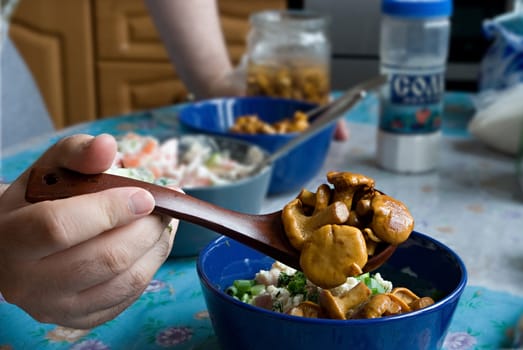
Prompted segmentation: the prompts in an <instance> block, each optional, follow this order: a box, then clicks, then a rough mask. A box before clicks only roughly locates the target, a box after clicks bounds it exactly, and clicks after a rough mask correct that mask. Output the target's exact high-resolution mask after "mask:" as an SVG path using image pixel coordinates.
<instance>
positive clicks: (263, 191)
mask: <svg viewBox="0 0 523 350" xmlns="http://www.w3.org/2000/svg"><path fill="white" fill-rule="evenodd" d="M198 137H199V138H202V139H210V140H211V141H212V142H213V143H214V144H216V145H217V147H218V149H220V150H227V151H229V153H230V157H231V158H232V159H235V160H237V161H240V162H241V163H250V161H251V159H247V158H248V157H247V155H248V154H250V152H256V153H257V155H259V158H258V157H253V159H252V160H253V161H254V159H261V157H263V156H267V152H266V151H264V150H263V149H261V148H260V147H258V146H256V145H252V144H249V143H247V142H244V141H241V140H235V139H230V138H226V137H218V136H209V135H200V136H198ZM271 172H272V167H265V168H263V169H261V170H260V171H259V172H258V173H256V174H253V175H251V176H249V177H246V178H242V179H240V180H237V181H234V182H231V183H228V184H225V185H215V186H205V187H191V188H183V190H184V192H185V193H187V194H188V195H190V196H193V197H195V198H198V199H201V200H204V201H206V202H210V203H213V204H216V205H218V206H220V207H223V208H227V209H230V210H234V211H239V212H243V213H249V214H259V213H260V211H261V209H262V205H263V201H264V199H265V197H266V196H267V191H268V188H269V182H270V179H271ZM219 236H220V235H219V234H217V233H216V232H214V231H212V230H209V229H206V228H203V227H201V226H198V225H194V224H191V223H189V222H185V221H180V223H179V226H178V230H177V231H176V237H175V239H174V246H173V250H172V251H171V256H173V257H185V256H195V255H197V254H198V253H199V252H200V250H202V249H203V248H204V247H205V246H206V245H207V244H209V242H211V241H212V240H214V239H216V238H217V237H219Z"/></svg>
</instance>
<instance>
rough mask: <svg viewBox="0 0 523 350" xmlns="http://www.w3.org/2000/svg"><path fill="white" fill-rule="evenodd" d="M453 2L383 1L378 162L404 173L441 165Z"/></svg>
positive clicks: (426, 169) (427, 169) (446, 0)
mask: <svg viewBox="0 0 523 350" xmlns="http://www.w3.org/2000/svg"><path fill="white" fill-rule="evenodd" d="M451 13H452V1H451V0H417V1H413V0H382V21H381V34H380V35H381V36H380V70H381V72H382V73H383V74H387V75H388V82H387V84H385V86H384V87H383V88H382V91H381V94H380V122H379V129H378V138H377V140H378V141H377V161H378V164H379V165H380V166H382V167H383V168H385V169H388V170H391V171H395V172H400V173H420V172H427V171H430V170H434V169H435V168H436V167H437V163H438V153H439V147H440V139H441V117H442V113H443V97H444V92H445V70H446V62H447V57H448V47H449V35H450V20H449V17H450V15H451Z"/></svg>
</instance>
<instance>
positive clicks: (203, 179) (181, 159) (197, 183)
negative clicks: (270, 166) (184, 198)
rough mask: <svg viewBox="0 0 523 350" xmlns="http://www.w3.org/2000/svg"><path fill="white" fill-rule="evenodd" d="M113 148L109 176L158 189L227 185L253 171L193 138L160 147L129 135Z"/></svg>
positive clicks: (155, 141)
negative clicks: (154, 185)
mask: <svg viewBox="0 0 523 350" xmlns="http://www.w3.org/2000/svg"><path fill="white" fill-rule="evenodd" d="M204 140H206V141H205V142H204ZM117 144H118V154H117V157H116V159H115V161H114V164H113V166H112V167H111V169H110V170H109V171H108V172H109V173H112V174H116V175H122V176H127V177H132V178H136V179H140V180H143V181H148V182H153V183H156V184H160V185H172V186H177V187H181V188H192V187H204V186H214V185H221V184H227V183H230V182H231V181H233V180H236V179H240V178H242V177H245V176H247V175H248V174H249V173H250V172H251V170H252V169H253V165H250V164H242V163H240V162H238V161H236V160H234V159H232V157H231V154H230V152H229V151H227V150H223V149H219V147H218V146H217V145H216V144H213V143H212V142H209V141H208V139H202V138H200V137H197V136H194V137H191V136H183V137H179V138H178V137H176V138H170V139H167V140H166V141H165V142H163V143H160V142H159V140H158V139H156V138H154V137H152V136H142V135H138V134H135V133H129V134H126V135H124V136H122V137H120V138H118V139H117Z"/></svg>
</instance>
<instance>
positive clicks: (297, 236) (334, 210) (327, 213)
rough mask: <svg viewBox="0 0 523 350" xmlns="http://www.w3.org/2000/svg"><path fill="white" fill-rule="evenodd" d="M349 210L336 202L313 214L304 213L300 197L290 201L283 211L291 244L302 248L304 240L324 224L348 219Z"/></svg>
mask: <svg viewBox="0 0 523 350" xmlns="http://www.w3.org/2000/svg"><path fill="white" fill-rule="evenodd" d="M348 217H349V211H348V209H347V207H346V206H345V204H343V203H342V202H334V203H332V204H330V205H329V206H327V207H326V208H324V209H323V210H320V211H319V212H317V213H316V214H314V215H312V216H307V215H305V213H304V209H303V205H302V203H301V201H300V200H299V199H298V198H295V199H294V200H292V201H291V202H289V203H288V204H287V205H286V206H285V207H284V208H283V211H282V221H283V226H284V229H285V233H286V234H287V237H288V239H289V242H290V243H291V245H292V246H293V247H294V248H296V249H298V250H302V246H303V244H304V242H305V241H306V240H307V239H308V238H309V237H310V236H311V235H312V233H313V232H314V231H315V230H317V229H319V228H320V227H322V226H324V225H329V224H341V223H344V222H345V221H347V218H348Z"/></svg>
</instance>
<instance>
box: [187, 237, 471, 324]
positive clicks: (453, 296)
mask: <svg viewBox="0 0 523 350" xmlns="http://www.w3.org/2000/svg"><path fill="white" fill-rule="evenodd" d="M411 235H413V236H418V237H419V238H421V239H425V240H428V241H429V242H431V243H433V244H435V245H437V246H439V247H441V248H442V249H443V250H445V251H447V252H448V253H449V254H450V255H451V256H452V257H453V258H454V259H455V261H456V263H457V265H458V266H459V269H460V272H461V278H460V281H459V283H458V285H457V286H456V288H455V289H454V290H453V291H452V292H450V293H449V294H448V295H447V296H445V297H444V298H442V299H440V300H438V301H437V302H436V303H434V304H432V305H430V306H428V307H425V308H423V309H420V310H416V311H412V312H408V313H404V314H399V315H393V316H386V317H380V318H373V319H351V320H333V319H325V318H307V317H300V316H292V315H287V314H283V313H277V312H274V311H271V310H267V309H263V308H260V307H257V306H254V305H251V304H247V303H244V302H242V301H239V300H236V299H234V298H232V297H231V296H229V295H227V293H225V292H224V291H223V290H220V289H218V288H216V287H215V286H214V285H213V284H212V283H211V281H209V279H208V278H207V276H206V275H205V274H204V273H203V270H202V265H201V264H202V259H203V255H204V254H205V252H207V251H208V250H209V249H210V248H212V247H213V246H215V245H218V244H220V242H221V241H224V240H231V238H229V237H226V236H221V237H218V238H216V239H214V240H213V241H211V242H210V243H209V244H208V245H207V246H206V247H205V248H203V249H202V250H201V251H200V253H199V254H198V259H197V262H196V271H197V273H198V277H199V279H200V282H201V283H203V284H205V286H206V288H208V289H209V290H211V291H212V293H213V294H215V295H217V296H218V297H219V298H221V299H225V300H226V301H228V302H232V303H233V304H234V305H236V306H238V307H240V308H242V309H245V310H247V311H250V312H260V313H262V314H264V315H265V316H268V317H269V318H274V319H283V320H286V321H292V322H298V323H305V324H325V325H332V326H347V325H354V326H357V325H359V326H362V325H378V324H382V323H384V322H392V321H394V320H400V319H409V318H415V317H416V316H418V315H420V314H428V313H433V312H438V311H439V309H441V308H443V307H444V306H445V305H447V304H449V303H454V302H457V300H458V299H459V298H460V296H461V294H462V293H463V291H464V289H465V286H466V284H467V269H466V267H465V264H464V263H463V261H462V260H461V258H460V257H459V255H458V254H456V252H454V251H453V250H452V249H451V248H449V247H448V246H446V245H445V244H443V243H441V242H439V241H438V240H436V239H434V238H432V237H430V236H428V235H426V234H423V233H420V232H417V231H413V232H412V233H411Z"/></svg>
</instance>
